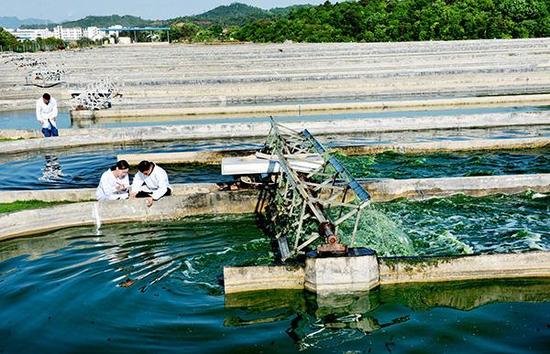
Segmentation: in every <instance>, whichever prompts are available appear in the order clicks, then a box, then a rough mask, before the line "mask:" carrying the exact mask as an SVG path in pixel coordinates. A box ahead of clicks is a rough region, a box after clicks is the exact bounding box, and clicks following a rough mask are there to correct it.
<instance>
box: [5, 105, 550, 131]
mask: <svg viewBox="0 0 550 354" xmlns="http://www.w3.org/2000/svg"><path fill="white" fill-rule="evenodd" d="M282 104H285V103H282ZM233 106H235V105H233ZM247 106H248V105H247ZM147 108H150V107H147ZM549 109H550V107H549V106H524V107H478V108H467V109H434V110H411V111H390V112H346V113H344V114H335V113H329V114H306V115H301V114H300V115H277V117H276V118H277V120H278V121H279V122H282V123H284V122H292V121H326V120H338V119H369V118H370V119H373V118H376V119H384V118H396V117H411V118H413V117H419V116H431V117H434V119H437V117H440V116H452V115H464V114H492V113H521V112H546V111H548V110H549ZM268 121H269V117H267V116H266V115H265V114H261V115H258V114H246V115H245V114H243V115H242V116H231V115H229V116H228V115H218V116H205V117H189V116H187V117H178V116H173V117H154V116H151V117H139V118H131V119H129V118H100V119H97V120H76V121H71V117H70V114H69V111H68V109H66V108H61V109H60V111H59V115H58V118H57V123H58V127H59V128H61V129H67V128H75V129H78V128H88V127H101V128H118V127H136V126H150V125H180V124H202V123H242V122H268ZM0 129H38V123H37V121H36V113H35V111H34V110H25V111H12V112H0Z"/></svg>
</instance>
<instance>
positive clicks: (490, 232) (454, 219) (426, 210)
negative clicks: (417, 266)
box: [376, 192, 550, 255]
mask: <svg viewBox="0 0 550 354" xmlns="http://www.w3.org/2000/svg"><path fill="white" fill-rule="evenodd" d="M376 207H377V208H378V209H379V210H381V211H383V212H384V213H385V215H386V216H387V217H388V218H390V219H391V220H394V221H396V222H397V223H398V224H399V228H400V229H401V230H402V232H404V233H405V234H406V235H407V236H408V237H409V238H410V240H411V241H412V242H413V246H414V249H415V252H416V254H417V255H451V254H471V253H508V252H524V251H529V250H543V251H550V217H549V216H550V195H548V194H541V193H532V192H529V193H525V194H522V195H515V196H505V195H495V196H489V197H483V198H475V197H468V196H463V195H457V196H454V197H450V198H443V199H430V200H426V201H410V200H401V201H397V202H390V203H380V204H377V205H376Z"/></svg>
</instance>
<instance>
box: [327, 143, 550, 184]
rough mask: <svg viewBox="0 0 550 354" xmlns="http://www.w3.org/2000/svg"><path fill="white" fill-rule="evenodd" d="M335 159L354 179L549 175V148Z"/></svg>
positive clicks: (380, 155)
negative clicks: (344, 166) (342, 164)
mask: <svg viewBox="0 0 550 354" xmlns="http://www.w3.org/2000/svg"><path fill="white" fill-rule="evenodd" d="M337 157H338V159H339V160H340V161H342V163H344V164H345V165H346V168H347V169H348V170H349V171H350V172H351V173H352V174H353V176H354V177H356V178H398V179H402V178H432V177H458V176H491V175H505V174H527V173H530V174H532V173H550V149H526V150H515V151H478V152H460V153H459V152H453V153H434V154H401V153H397V152H385V153H382V154H378V155H364V156H346V155H343V154H337Z"/></svg>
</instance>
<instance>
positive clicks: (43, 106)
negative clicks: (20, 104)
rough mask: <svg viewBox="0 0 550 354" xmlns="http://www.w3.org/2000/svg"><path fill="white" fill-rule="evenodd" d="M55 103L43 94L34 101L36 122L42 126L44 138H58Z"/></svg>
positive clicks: (46, 94)
mask: <svg viewBox="0 0 550 354" xmlns="http://www.w3.org/2000/svg"><path fill="white" fill-rule="evenodd" d="M56 119H57V101H56V100H55V98H53V97H51V96H50V94H49V93H45V94H43V95H42V97H41V98H39V99H38V100H37V101H36V120H38V122H39V123H40V125H41V126H42V134H44V137H46V138H49V137H51V136H59V132H58V130H57V122H56Z"/></svg>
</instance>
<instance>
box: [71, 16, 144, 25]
mask: <svg viewBox="0 0 550 354" xmlns="http://www.w3.org/2000/svg"><path fill="white" fill-rule="evenodd" d="M152 23H153V21H150V20H144V19H142V18H141V17H136V16H130V15H125V16H119V15H111V16H86V17H84V18H82V19H80V20H76V21H69V22H63V23H62V24H61V25H62V26H63V27H83V28H84V27H91V26H95V27H109V26H115V25H121V26H123V27H143V26H148V25H150V24H152Z"/></svg>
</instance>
